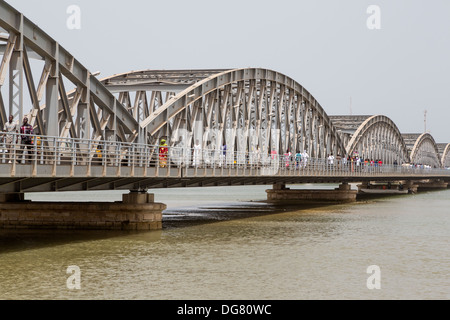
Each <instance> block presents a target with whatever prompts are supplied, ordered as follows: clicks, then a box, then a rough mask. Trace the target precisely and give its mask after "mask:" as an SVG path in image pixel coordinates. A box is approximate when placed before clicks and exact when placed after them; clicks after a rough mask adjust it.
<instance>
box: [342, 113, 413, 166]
mask: <svg viewBox="0 0 450 320" xmlns="http://www.w3.org/2000/svg"><path fill="white" fill-rule="evenodd" d="M346 150H347V153H348V154H349V155H352V154H354V153H356V154H358V155H359V156H360V157H362V158H363V159H372V160H382V161H383V163H385V164H393V163H394V161H397V163H399V164H401V163H408V162H409V158H408V149H407V147H406V144H405V142H404V140H403V137H402V135H401V133H400V131H399V129H398V128H397V126H396V124H395V123H394V122H393V121H392V120H391V119H390V118H388V117H386V116H383V115H375V116H372V117H369V118H367V119H366V120H365V121H364V122H363V123H362V124H361V125H360V126H359V128H358V129H357V130H356V131H355V133H354V134H353V136H352V138H351V139H350V141H348V144H347V147H346Z"/></svg>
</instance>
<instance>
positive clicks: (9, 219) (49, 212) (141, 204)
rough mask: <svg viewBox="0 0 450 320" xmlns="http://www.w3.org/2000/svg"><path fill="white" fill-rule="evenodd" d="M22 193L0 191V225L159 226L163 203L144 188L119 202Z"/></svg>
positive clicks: (38, 226) (128, 227)
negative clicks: (27, 197)
mask: <svg viewBox="0 0 450 320" xmlns="http://www.w3.org/2000/svg"><path fill="white" fill-rule="evenodd" d="M23 199H24V198H23V194H16V195H12V194H3V195H0V228H24V229H27V228H33V229H102V230H158V229H162V211H163V210H165V209H166V205H165V204H163V203H155V202H154V195H153V194H149V193H146V192H130V193H128V194H124V195H123V198H122V201H119V202H85V203H83V202H76V203H75V202H34V201H24V200H23Z"/></svg>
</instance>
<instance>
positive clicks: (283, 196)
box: [266, 182, 358, 204]
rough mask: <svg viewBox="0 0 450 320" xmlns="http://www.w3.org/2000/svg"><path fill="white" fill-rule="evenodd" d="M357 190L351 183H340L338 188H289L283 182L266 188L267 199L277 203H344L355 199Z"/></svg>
mask: <svg viewBox="0 0 450 320" xmlns="http://www.w3.org/2000/svg"><path fill="white" fill-rule="evenodd" d="M357 192H358V191H357V190H352V189H351V185H349V184H348V183H345V182H344V183H342V184H340V185H339V187H338V188H335V189H330V190H323V189H290V188H286V185H285V184H280V183H277V184H274V185H273V189H268V190H266V193H267V201H268V202H270V203H277V204H292V203H346V202H354V201H356V195H357Z"/></svg>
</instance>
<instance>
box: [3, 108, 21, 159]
mask: <svg viewBox="0 0 450 320" xmlns="http://www.w3.org/2000/svg"><path fill="white" fill-rule="evenodd" d="M3 131H4V132H5V133H4V134H3V140H4V142H5V148H6V152H7V153H8V156H7V159H8V163H11V162H12V161H13V158H14V150H15V143H17V136H14V133H18V132H19V125H18V124H17V123H16V122H15V121H14V117H13V116H12V115H10V116H9V121H8V122H6V123H5V126H4V128H3ZM14 140H16V141H15V143H14Z"/></svg>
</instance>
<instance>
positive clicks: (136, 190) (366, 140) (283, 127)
mask: <svg viewBox="0 0 450 320" xmlns="http://www.w3.org/2000/svg"><path fill="white" fill-rule="evenodd" d="M0 9H1V10H0V53H1V54H2V60H1V64H0V125H1V128H4V126H5V124H7V123H8V122H9V116H13V119H14V120H13V121H15V122H17V126H18V127H20V125H21V122H22V119H23V118H25V117H27V118H28V119H29V123H30V124H31V126H32V127H33V133H32V134H30V135H25V134H23V133H20V132H9V133H8V134H6V135H5V139H4V140H3V143H2V145H1V151H2V153H1V155H0V193H1V195H2V196H3V197H2V199H3V202H4V203H10V202H13V201H16V202H17V201H19V202H20V201H21V200H23V194H24V193H26V192H49V191H87V190H132V191H133V192H131V193H130V195H129V196H128V197H127V199H124V203H125V202H126V203H128V204H139V203H141V202H143V203H154V202H153V198H152V199H149V196H148V194H147V193H146V191H147V190H148V189H152V188H170V187H172V188H180V187H204V186H221V185H227V186H232V185H246V184H248V185H255V184H267V185H274V186H275V189H277V190H283V189H284V188H285V185H286V184H297V183H304V182H310V183H322V182H336V183H343V184H344V185H345V184H348V183H350V182H358V183H359V182H370V181H409V182H410V183H415V182H417V181H422V180H427V181H441V182H442V181H444V182H445V183H447V182H446V181H448V180H449V179H450V170H447V169H448V167H449V166H450V155H449V151H450V147H449V145H450V144H449V143H437V142H435V140H434V138H433V137H432V136H431V135H430V134H429V133H417V134H404V133H401V132H400V131H399V129H398V128H397V126H396V124H395V123H394V122H393V121H392V120H391V119H390V118H389V117H388V116H386V115H359V116H349V115H336V116H330V115H328V114H327V113H326V112H325V109H324V108H323V107H322V106H321V105H320V104H319V102H318V101H317V100H316V98H315V97H313V96H312V95H311V93H309V92H308V91H307V89H306V88H304V87H303V86H302V85H301V84H299V83H298V82H296V81H295V80H294V79H292V78H290V77H289V76H287V75H284V74H282V73H279V72H276V71H273V70H268V69H264V68H244V69H216V70H141V71H131V72H128V73H122V74H116V75H112V76H110V77H107V78H104V79H98V78H97V76H96V75H95V74H93V73H91V72H90V71H89V70H88V69H86V68H85V67H84V66H83V65H82V64H81V63H80V62H79V61H78V60H76V59H75V57H74V56H72V55H71V54H70V53H69V52H68V51H67V50H66V49H64V48H63V47H62V46H61V45H60V44H59V43H58V42H57V41H56V40H54V39H52V38H51V37H50V36H49V35H48V34H46V33H45V32H44V31H43V30H41V29H40V28H39V27H38V26H37V25H35V24H34V23H33V22H31V21H30V20H28V19H27V18H26V17H24V15H23V14H22V13H20V12H19V11H17V10H16V9H14V8H13V7H11V6H10V5H8V4H7V3H6V2H5V1H0ZM27 138H29V139H27ZM8 139H9V140H8ZM163 140H164V141H165V142H166V144H167V145H164V146H163V148H162V149H160V148H161V142H162V141H163ZM28 141H31V143H29V142H28ZM161 150H162V151H161ZM298 154H300V156H298ZM330 155H333V157H334V160H331V159H329V156H330ZM300 157H301V160H300ZM358 159H359V160H358ZM445 185H446V184H445ZM344 189H345V188H344ZM144 193H145V195H142V194H144ZM161 208H162V206H161ZM161 208H160V209H161ZM142 210H143V212H144V211H145V210H144V209H142ZM4 214H6V213H4ZM143 214H144V213H143ZM122 225H123V224H122Z"/></svg>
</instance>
